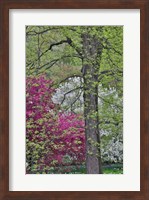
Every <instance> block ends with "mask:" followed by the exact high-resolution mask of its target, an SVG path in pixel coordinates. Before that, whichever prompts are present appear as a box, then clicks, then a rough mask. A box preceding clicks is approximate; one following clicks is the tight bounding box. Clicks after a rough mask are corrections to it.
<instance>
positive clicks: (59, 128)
mask: <svg viewBox="0 0 149 200" xmlns="http://www.w3.org/2000/svg"><path fill="white" fill-rule="evenodd" d="M54 92H55V89H54V88H52V81H51V80H49V79H48V78H46V76H45V75H42V76H39V77H28V78H27V80H26V162H27V170H28V171H33V170H35V171H39V170H40V171H46V170H50V169H51V168H52V167H60V166H66V165H73V164H74V165H77V164H82V163H83V162H84V161H85V133H84V120H83V118H82V116H81V115H80V114H74V113H71V112H69V113H68V112H67V113H66V112H62V111H60V106H59V105H56V104H54V103H53V101H52V95H53V93H54Z"/></svg>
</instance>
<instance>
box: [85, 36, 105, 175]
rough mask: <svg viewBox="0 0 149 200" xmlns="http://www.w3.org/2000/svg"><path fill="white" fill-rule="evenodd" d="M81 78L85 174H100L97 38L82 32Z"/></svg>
mask: <svg viewBox="0 0 149 200" xmlns="http://www.w3.org/2000/svg"><path fill="white" fill-rule="evenodd" d="M82 37H83V49H84V59H83V68H82V73H83V78H84V117H85V134H86V168H87V174H101V173H102V170H101V155H100V133H99V128H98V124H99V119H98V72H99V64H98V62H96V61H97V60H96V59H97V55H98V53H99V44H98V40H96V39H95V38H93V37H91V36H89V35H88V34H84V35H83V36H82Z"/></svg>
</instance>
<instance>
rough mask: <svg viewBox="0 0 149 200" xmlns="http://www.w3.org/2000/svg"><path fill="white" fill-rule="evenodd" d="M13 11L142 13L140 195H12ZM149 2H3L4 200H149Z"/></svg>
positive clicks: (0, 138) (0, 142)
mask: <svg viewBox="0 0 149 200" xmlns="http://www.w3.org/2000/svg"><path fill="white" fill-rule="evenodd" d="M10 9H140V19H141V20H140V22H141V24H140V27H141V38H140V44H141V54H140V57H141V65H140V66H141V67H140V84H141V94H140V100H141V105H140V106H141V112H140V115H141V117H140V119H141V121H140V123H141V130H140V133H141V143H140V147H141V152H140V154H141V171H140V175H141V179H140V185H141V188H140V191H137V192H135V191H125V192H120V191H115V192H113V191H109V192H106V191H100V192H91V191H86V192H85V191H82V192H80V191H73V192H70V191H69V192H66V191H63V192H62V191H61V192H59V191H53V192H47V191H46V192H43V191H42V192H41V191H36V192H35V191H19V192H18V191H13V192H12V191H9V170H10V169H9V167H10V166H9V105H10V102H9V84H10V83H9V34H10V33H9V20H10V19H9V10H10ZM148 18H149V1H148V0H144V1H141V0H128V1H126V2H124V1H120V0H115V1H109V0H105V1H100V0H93V1H91V2H90V1H89V0H87V1H85V2H84V1H79V0H76V1H75V2H74V1H72V0H57V1H54V0H53V1H49V0H43V1H38V0H28V1H21V2H20V1H19V0H11V1H10V0H2V1H1V3H0V20H1V21H0V29H1V30H2V31H1V35H0V57H1V65H0V81H1V82H0V89H1V94H2V96H1V98H0V112H1V115H0V116H1V118H0V122H1V127H0V148H1V149H0V173H1V174H0V199H3V200H6V199H16V200H17V199H18V200H19V199H30V200H31V199H45V200H46V199H47V200H48V199H57V200H58V199H62V200H63V199H88V200H89V199H95V200H96V199H104V200H108V199H112V200H115V199H117V200H121V199H126V200H127V199H132V200H133V199H141V200H147V199H148V198H149V180H148V173H149V171H148V170H149V150H148V147H149V131H148V120H149V115H148V109H149V100H148V92H149V91H148V86H149V85H148V84H149V83H148V75H149V71H148V64H149V39H148V38H149V25H148V23H147V21H148Z"/></svg>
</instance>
